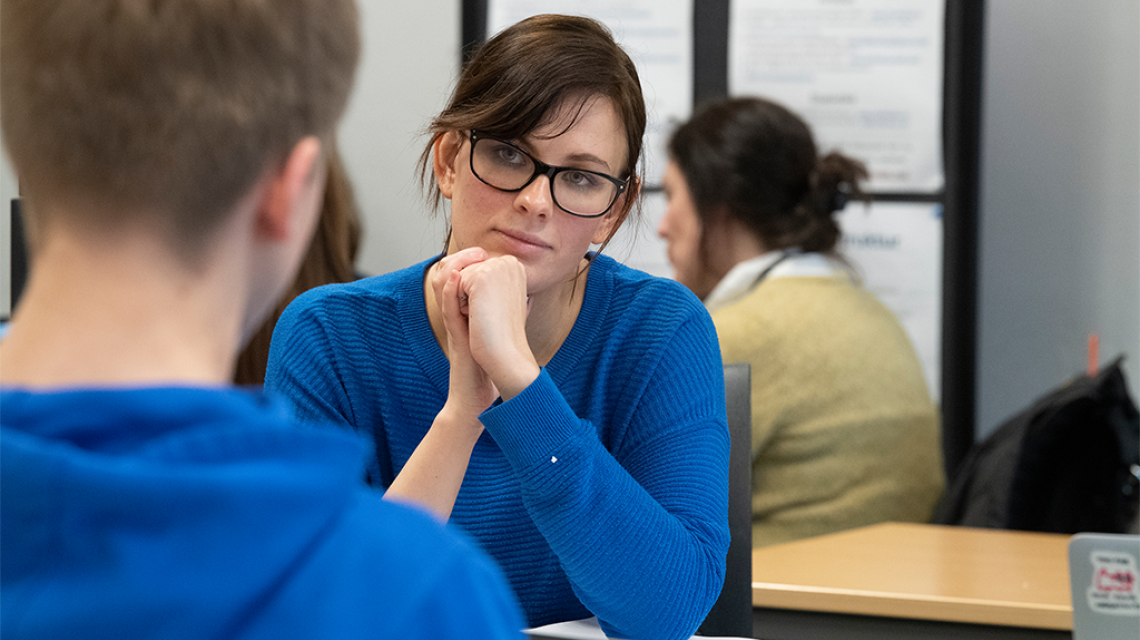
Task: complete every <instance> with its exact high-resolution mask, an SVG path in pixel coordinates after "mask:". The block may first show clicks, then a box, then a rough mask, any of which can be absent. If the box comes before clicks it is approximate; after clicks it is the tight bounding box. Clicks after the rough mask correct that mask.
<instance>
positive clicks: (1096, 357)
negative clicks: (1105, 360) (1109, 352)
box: [1089, 333, 1100, 377]
mask: <svg viewBox="0 0 1140 640" xmlns="http://www.w3.org/2000/svg"><path fill="white" fill-rule="evenodd" d="M1099 363H1100V336H1099V335H1097V334H1095V333H1090V334H1089V376H1090V377H1091V376H1095V375H1096V374H1097V371H1098V370H1099V369H1100V364H1099Z"/></svg>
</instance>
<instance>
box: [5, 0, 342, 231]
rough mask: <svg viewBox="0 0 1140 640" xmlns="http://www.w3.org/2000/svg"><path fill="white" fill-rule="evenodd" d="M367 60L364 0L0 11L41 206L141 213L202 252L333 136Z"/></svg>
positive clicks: (9, 77)
mask: <svg viewBox="0 0 1140 640" xmlns="http://www.w3.org/2000/svg"><path fill="white" fill-rule="evenodd" d="M359 49H360V41H359V32H358V25H357V13H356V7H355V4H354V2H353V0H166V1H163V2H154V1H153V0H53V1H51V2H44V1H43V0H4V2H3V4H0V88H2V91H0V109H2V121H0V125H2V126H3V132H4V137H5V143H6V146H7V149H8V152H9V155H10V157H11V159H12V163H13V165H14V166H15V168H16V171H17V173H18V174H19V179H20V182H21V191H22V192H23V193H24V195H25V196H27V197H28V199H29V202H30V203H31V204H32V205H33V206H34V205H35V203H36V202H38V201H48V200H56V201H58V200H63V201H67V202H73V203H87V204H89V205H90V206H89V207H86V208H85V207H71V208H70V209H68V210H67V212H66V213H62V212H61V213H60V214H59V215H67V216H70V217H71V218H70V219H74V221H75V222H79V223H84V224H89V225H114V224H117V223H123V222H126V221H129V220H130V216H132V215H136V214H138V213H139V212H142V211H145V212H147V214H148V215H152V214H157V215H161V216H162V218H161V219H155V220H153V222H157V223H158V225H159V228H161V229H164V230H165V231H167V232H169V233H173V234H176V235H177V236H178V237H179V238H180V241H181V242H184V243H189V244H190V245H195V244H200V243H201V241H203V240H204V239H205V238H206V237H207V236H208V235H209V234H210V232H211V231H212V230H214V229H216V228H217V227H218V223H219V222H220V221H221V220H222V219H223V218H224V216H225V214H226V213H228V212H229V210H230V209H231V208H232V206H233V205H234V204H236V202H237V201H238V199H239V198H240V197H241V196H242V195H243V194H244V193H246V192H247V191H248V189H249V188H250V187H251V186H252V185H253V183H254V182H255V181H256V180H257V179H258V178H259V177H260V176H261V175H262V174H263V173H264V171H265V170H266V169H267V167H269V166H271V164H272V163H275V162H279V161H281V160H283V158H284V155H285V154H286V153H287V152H288V150H289V149H290V148H291V147H292V146H293V145H294V144H295V143H296V142H297V141H298V140H300V139H301V138H303V137H305V136H308V135H317V136H322V137H331V135H332V133H333V130H334V128H335V125H336V122H337V121H338V120H339V118H340V116H341V114H342V112H343V110H344V108H345V104H346V102H347V99H348V94H349V91H350V88H351V85H352V81H353V76H354V73H355V69H356V64H357V60H358V58H359ZM85 211H98V219H84V218H83V217H82V216H85V215H86V216H88V218H90V217H91V214H89V213H85Z"/></svg>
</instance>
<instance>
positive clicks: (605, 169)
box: [511, 140, 613, 176]
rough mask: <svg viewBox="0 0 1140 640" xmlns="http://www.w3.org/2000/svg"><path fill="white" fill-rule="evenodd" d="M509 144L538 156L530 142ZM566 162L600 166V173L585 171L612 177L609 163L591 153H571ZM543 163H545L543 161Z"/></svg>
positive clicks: (518, 141)
mask: <svg viewBox="0 0 1140 640" xmlns="http://www.w3.org/2000/svg"><path fill="white" fill-rule="evenodd" d="M511 144H513V145H515V146H516V147H518V148H520V149H522V150H523V151H526V152H527V153H529V154H530V155H531V156H533V157H536V158H537V157H538V154H536V153H535V152H534V146H532V145H531V144H530V142H529V141H527V140H515V141H512V142H511ZM566 161H567V162H576V163H594V164H597V165H599V166H601V170H600V171H599V170H598V169H586V170H587V171H599V172H600V173H604V174H606V175H609V176H612V175H613V169H612V168H610V163H608V162H606V161H605V160H602V159H601V158H600V157H598V156H596V155H594V154H592V153H589V152H585V151H583V152H579V153H572V154H570V155H569V156H567V158H566ZM543 162H545V160H544V161H543ZM546 164H549V165H552V166H556V167H566V166H573V165H565V164H562V165H556V164H553V163H551V162H547V163H546ZM575 168H585V167H575Z"/></svg>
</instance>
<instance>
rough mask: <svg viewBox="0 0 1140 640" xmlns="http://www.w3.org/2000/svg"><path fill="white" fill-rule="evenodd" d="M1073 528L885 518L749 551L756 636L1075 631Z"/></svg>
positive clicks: (849, 638) (1055, 634)
mask: <svg viewBox="0 0 1140 640" xmlns="http://www.w3.org/2000/svg"><path fill="white" fill-rule="evenodd" d="M1068 541H1069V536H1066V535H1059V534H1045V533H1025V532H1016V531H999V530H991V529H971V528H965V527H946V526H937V525H920V524H896V523H888V524H881V525H874V526H870V527H863V528H860V529H853V530H851V531H845V532H842V533H836V534H831V535H826V536H819V537H817V538H810V539H807V540H800V541H797V542H790V543H787V544H781V545H776V546H772V547H764V548H760V549H754V550H753V552H752V576H753V578H752V605H753V616H754V633H753V635H754V636H756V637H758V638H765V639H771V640H785V639H787V640H793V639H795V638H812V639H818V640H823V639H825V638H844V639H845V640H856V639H859V638H868V639H869V638H876V639H877V638H887V637H892V636H893V637H906V638H960V637H968V638H979V639H980V638H1049V639H1054V638H1071V637H1072V632H1071V630H1072V605H1071V601H1070V598H1069V568H1068V553H1067V551H1068Z"/></svg>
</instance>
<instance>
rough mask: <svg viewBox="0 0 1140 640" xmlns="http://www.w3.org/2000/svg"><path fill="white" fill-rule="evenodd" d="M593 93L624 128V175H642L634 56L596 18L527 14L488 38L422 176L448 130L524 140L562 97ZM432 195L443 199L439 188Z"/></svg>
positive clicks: (437, 124) (436, 132)
mask: <svg viewBox="0 0 1140 640" xmlns="http://www.w3.org/2000/svg"><path fill="white" fill-rule="evenodd" d="M595 96H602V97H605V98H608V99H610V100H611V101H612V102H613V105H614V109H615V110H616V111H617V114H618V117H619V119H620V120H621V122H622V125H623V126H624V128H625V135H626V149H627V156H626V166H625V167H624V168H623V169H624V171H623V173H622V175H621V176H619V177H621V178H625V177H628V176H636V175H637V164H638V161H639V159H640V157H641V146H642V137H643V135H644V133H645V126H646V124H645V123H646V115H645V100H644V98H643V96H642V92H641V82H640V80H639V79H638V75H637V68H636V67H635V66H634V64H633V61H632V60H630V58H629V56H628V55H627V54H626V53H625V51H624V50H623V49H622V48H621V46H620V45H618V44H617V43H616V42H615V41H614V39H613V36H612V34H611V33H610V32H609V30H608V29H606V27H605V26H604V25H602V24H601V23H599V22H597V21H596V20H592V19H590V18H583V17H576V16H564V15H537V16H532V17H530V18H527V19H525V20H522V21H520V22H518V23H516V24H514V25H512V26H510V27H508V28H506V29H504V30H503V31H501V32H500V33H498V34H497V35H495V36H494V37H493V38H491V39H490V40H488V41H487V43H486V44H484V45H483V46H482V47H481V48H480V49H479V50H478V51H477V52H476V53H475V55H474V56H473V57H472V58H471V60H470V61H469V62H468V63H467V65H466V66H465V67H464V69H463V73H462V75H461V76H460V78H459V81H458V83H457V84H456V87H455V91H454V93H453V94H452V97H451V101H450V103H449V104H448V106H447V108H446V109H444V111H443V112H442V113H441V114H439V116H437V117H436V118H435V120H434V121H433V122H432V124H431V127H430V133H431V134H432V139H431V142H430V143H429V144H428V145H427V149H426V150H425V152H424V155H423V157H422V158H421V174H422V175H423V176H424V178H425V179H427V178H428V171H427V169H428V162H427V160H428V158H429V154H430V152H431V148H432V144H434V142H435V140H436V139H438V138H439V137H440V136H441V135H443V134H444V133H447V132H448V131H467V130H470V129H478V130H480V131H482V132H484V133H486V134H488V135H491V136H494V137H497V138H502V139H505V140H518V139H521V138H523V137H524V136H526V135H527V134H529V133H531V132H532V131H534V130H535V129H537V128H539V126H541V125H543V124H546V123H547V121H548V120H549V119H550V118H551V117H552V116H553V115H554V114H555V107H558V106H559V105H561V104H562V103H563V102H564V101H566V100H574V101H578V104H577V106H578V107H581V106H583V105H584V104H585V103H586V101H587V100H589V99H590V98H592V97H595ZM433 199H434V201H435V202H436V203H438V202H439V195H438V192H435V193H434V195H433Z"/></svg>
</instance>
